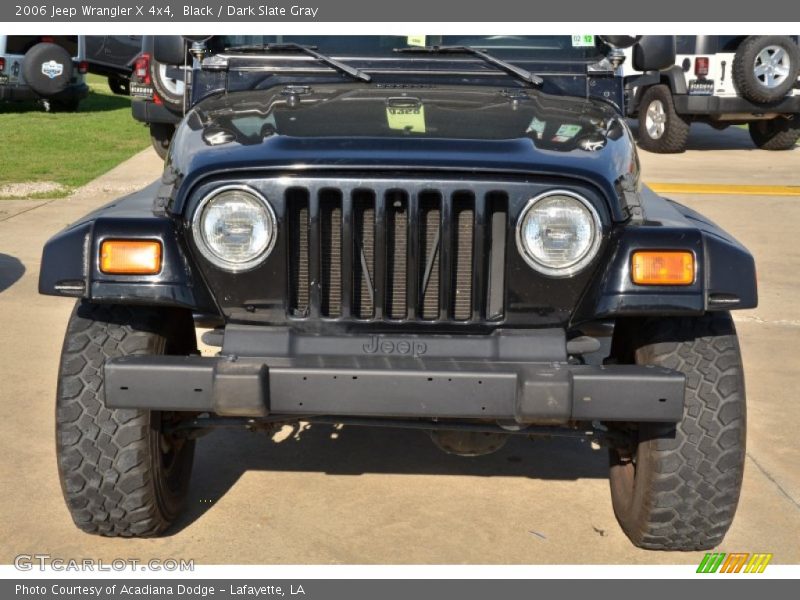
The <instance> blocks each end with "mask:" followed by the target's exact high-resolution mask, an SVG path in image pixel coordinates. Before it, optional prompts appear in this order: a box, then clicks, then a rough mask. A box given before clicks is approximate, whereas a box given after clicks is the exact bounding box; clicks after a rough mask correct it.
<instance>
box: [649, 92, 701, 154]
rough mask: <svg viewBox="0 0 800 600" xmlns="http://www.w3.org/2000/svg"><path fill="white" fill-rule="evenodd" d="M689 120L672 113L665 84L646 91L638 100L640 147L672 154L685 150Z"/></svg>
mask: <svg viewBox="0 0 800 600" xmlns="http://www.w3.org/2000/svg"><path fill="white" fill-rule="evenodd" d="M688 140H689V122H688V121H686V120H685V119H684V118H683V117H681V116H680V115H679V114H678V113H677V112H675V105H674V104H673V102H672V92H670V89H669V87H667V86H666V85H654V86H652V87H650V88H647V90H645V92H644V94H643V95H642V99H641V101H640V102H639V140H638V141H639V146H640V147H641V148H643V149H644V150H649V151H650V152H658V153H659V154H671V153H677V152H683V151H684V150H686V142H687V141H688Z"/></svg>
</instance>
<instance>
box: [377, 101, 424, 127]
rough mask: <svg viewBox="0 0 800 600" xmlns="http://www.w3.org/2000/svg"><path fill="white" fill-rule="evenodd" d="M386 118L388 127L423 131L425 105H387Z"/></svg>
mask: <svg viewBox="0 0 800 600" xmlns="http://www.w3.org/2000/svg"><path fill="white" fill-rule="evenodd" d="M386 119H387V120H388V121H389V129H400V130H403V131H413V132H415V133H425V107H424V106H423V105H422V104H408V105H405V106H387V107H386Z"/></svg>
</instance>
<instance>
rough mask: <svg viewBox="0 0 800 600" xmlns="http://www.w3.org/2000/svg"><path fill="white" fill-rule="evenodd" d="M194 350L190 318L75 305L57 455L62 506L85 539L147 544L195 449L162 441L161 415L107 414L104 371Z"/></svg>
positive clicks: (181, 492)
mask: <svg viewBox="0 0 800 600" xmlns="http://www.w3.org/2000/svg"><path fill="white" fill-rule="evenodd" d="M195 349H196V342H195V338H194V325H193V322H192V317H191V314H190V313H189V312H188V311H182V310H177V309H175V310H154V309H151V308H145V307H127V306H111V305H98V304H91V303H88V302H84V301H79V302H78V303H77V304H76V306H75V309H74V310H73V312H72V316H71V317H70V320H69V325H68V327H67V332H66V336H65V338H64V346H63V348H62V353H61V366H60V369H59V375H58V392H57V397H56V453H57V458H58V472H59V477H60V480H61V488H62V491H63V493H64V499H65V500H66V503H67V506H68V508H69V511H70V513H71V515H72V519H73V521H74V522H75V525H77V526H78V527H79V528H80V529H82V530H83V531H85V532H87V533H93V534H98V535H104V536H124V537H134V536H135V537H148V536H155V535H158V534H159V533H161V532H163V531H164V530H165V529H166V528H167V527H168V526H169V525H170V524H171V523H172V521H173V520H174V519H175V518H176V517H177V515H178V514H179V512H180V511H181V509H182V506H183V503H184V499H185V496H186V492H187V488H188V483H189V476H190V474H191V467H192V459H193V455H194V442H193V441H191V440H180V439H178V438H170V437H169V436H164V435H163V434H162V424H163V423H165V422H166V421H167V420H169V419H170V417H171V415H169V414H168V413H159V412H155V411H146V410H132V409H109V408H106V407H105V401H104V382H103V372H104V371H103V365H104V364H105V362H106V360H108V359H110V358H113V357H117V356H127V355H132V354H165V353H175V354H189V353H191V352H193V351H195ZM165 443H169V444H171V446H170V447H171V449H172V452H165V446H164V445H163V444H165Z"/></svg>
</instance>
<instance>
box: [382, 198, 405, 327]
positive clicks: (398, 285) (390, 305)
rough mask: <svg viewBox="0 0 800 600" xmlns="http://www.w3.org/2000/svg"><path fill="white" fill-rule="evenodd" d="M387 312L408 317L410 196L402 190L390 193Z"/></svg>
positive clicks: (387, 199) (387, 204) (402, 317)
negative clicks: (407, 284) (407, 260)
mask: <svg viewBox="0 0 800 600" xmlns="http://www.w3.org/2000/svg"><path fill="white" fill-rule="evenodd" d="M386 224H387V230H386V287H387V289H386V314H387V315H388V317H389V318H390V319H404V318H405V317H406V315H407V314H408V310H407V306H406V282H407V279H406V274H407V273H406V272H407V262H406V259H407V257H408V196H407V195H406V194H405V193H404V192H402V191H399V190H392V191H389V192H387V193H386Z"/></svg>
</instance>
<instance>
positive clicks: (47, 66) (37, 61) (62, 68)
mask: <svg viewBox="0 0 800 600" xmlns="http://www.w3.org/2000/svg"><path fill="white" fill-rule="evenodd" d="M73 73H74V66H73V64H72V57H71V56H70V55H69V52H67V51H66V50H65V49H64V48H62V47H61V46H58V45H56V44H51V43H47V42H43V43H41V44H36V45H35V46H33V47H32V48H31V49H30V50H28V52H27V53H26V54H25V59H24V60H23V62H22V76H23V77H24V78H25V82H26V83H27V84H28V85H29V86H30V88H31V89H32V90H33V91H34V92H36V93H37V94H39V95H40V96H42V97H44V98H50V97H52V96H55V95H56V94H59V93H61V92H63V91H64V90H65V89H67V86H68V85H69V82H70V81H71V80H72V75H73Z"/></svg>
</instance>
